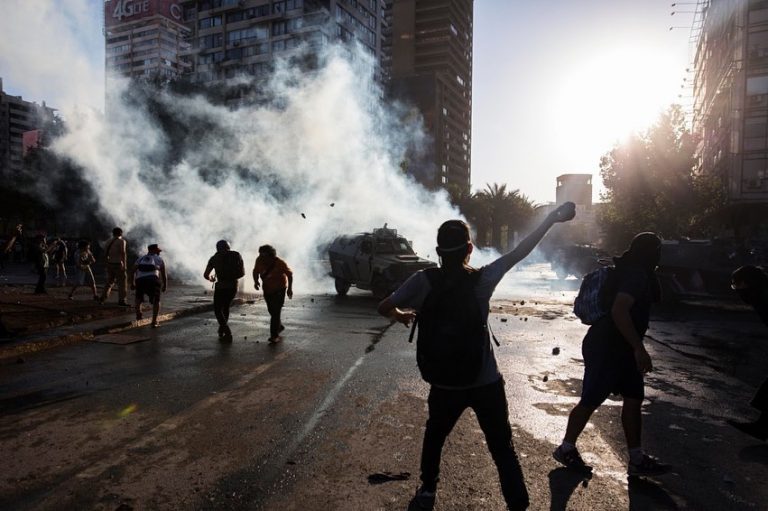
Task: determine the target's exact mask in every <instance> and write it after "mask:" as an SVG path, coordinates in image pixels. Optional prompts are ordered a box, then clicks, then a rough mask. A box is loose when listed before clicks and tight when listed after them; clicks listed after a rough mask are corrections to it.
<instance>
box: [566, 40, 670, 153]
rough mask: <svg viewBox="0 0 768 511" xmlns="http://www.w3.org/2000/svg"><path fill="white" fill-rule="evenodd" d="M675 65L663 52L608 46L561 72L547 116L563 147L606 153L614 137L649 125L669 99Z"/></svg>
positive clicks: (619, 137)
mask: <svg viewBox="0 0 768 511" xmlns="http://www.w3.org/2000/svg"><path fill="white" fill-rule="evenodd" d="M679 75H680V70H676V69H674V68H673V67H672V66H670V65H669V61H668V60H667V59H665V58H664V56H663V55H659V54H653V53H652V52H650V51H643V50H638V49H626V48H625V49H618V48H616V49H613V50H611V51H608V52H605V53H601V54H598V55H593V56H591V57H587V58H585V59H583V60H582V61H580V62H578V63H577V64H574V66H573V67H572V68H571V69H569V70H567V71H565V72H564V73H563V75H562V78H563V80H562V81H561V82H560V83H559V84H558V90H557V91H556V92H555V97H556V98H557V99H556V100H555V101H554V102H553V107H554V108H553V110H552V111H551V115H553V116H556V119H557V122H556V124H555V125H557V126H559V127H560V128H561V129H562V130H563V132H562V133H560V138H559V140H560V141H561V143H562V144H563V146H564V147H563V149H566V150H571V151H574V152H576V153H582V154H583V153H584V151H599V153H600V154H604V153H605V152H607V151H608V150H609V149H610V148H611V147H612V146H613V145H614V144H615V143H616V142H617V141H620V140H622V139H624V138H626V137H627V136H628V135H630V134H631V133H633V132H637V131H643V130H644V129H645V128H647V127H649V126H650V125H651V124H653V122H655V121H656V119H657V118H658V116H659V113H660V112H662V111H663V110H665V109H666V108H667V107H668V106H669V104H670V103H672V102H673V99H674V98H675V95H676V93H677V91H676V90H675V87H679V82H678V84H676V83H675V82H676V80H677V79H678V77H679Z"/></svg>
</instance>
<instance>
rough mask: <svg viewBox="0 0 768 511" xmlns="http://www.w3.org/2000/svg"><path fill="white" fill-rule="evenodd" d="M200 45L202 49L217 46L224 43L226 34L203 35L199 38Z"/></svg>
mask: <svg viewBox="0 0 768 511" xmlns="http://www.w3.org/2000/svg"><path fill="white" fill-rule="evenodd" d="M199 41H200V42H199V47H200V49H201V50H205V49H206V48H217V47H219V46H221V45H223V44H224V34H211V35H207V36H205V37H201V38H200V40H199Z"/></svg>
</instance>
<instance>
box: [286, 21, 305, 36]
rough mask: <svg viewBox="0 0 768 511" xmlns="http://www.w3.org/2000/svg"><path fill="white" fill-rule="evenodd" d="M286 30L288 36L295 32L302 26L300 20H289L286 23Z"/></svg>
mask: <svg viewBox="0 0 768 511" xmlns="http://www.w3.org/2000/svg"><path fill="white" fill-rule="evenodd" d="M286 23H287V30H288V33H289V34H292V33H294V32H296V31H297V30H298V29H300V28H301V26H302V19H301V18H291V19H289V20H288V21H287V22H286Z"/></svg>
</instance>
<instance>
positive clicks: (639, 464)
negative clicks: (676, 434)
mask: <svg viewBox="0 0 768 511" xmlns="http://www.w3.org/2000/svg"><path fill="white" fill-rule="evenodd" d="M660 257H661V239H659V237H658V236H656V235H655V234H654V233H651V232H643V233H640V234H638V235H637V236H635V237H634V239H633V240H632V243H631V244H630V246H629V249H628V250H627V251H626V252H624V254H623V255H622V256H621V257H615V258H614V263H615V270H614V271H613V274H612V276H611V278H610V279H609V281H608V285H607V286H606V288H607V289H605V291H604V292H605V298H606V301H607V303H610V304H611V305H610V308H609V312H608V314H606V315H605V316H604V317H602V318H601V319H599V320H598V321H597V322H596V323H594V324H593V325H592V326H591V327H590V328H589V330H588V331H587V335H586V336H585V337H584V341H583V344H582V355H583V357H584V381H583V384H582V390H581V400H580V401H579V404H577V405H576V407H575V408H574V409H573V410H572V411H571V413H570V415H569V417H568V426H567V428H566V432H565V438H564V439H563V442H562V444H561V445H560V446H559V447H558V448H557V449H556V450H555V452H554V453H553V456H554V458H555V459H556V460H557V461H559V462H560V463H562V464H563V465H565V466H566V467H569V468H575V469H579V470H586V471H589V470H591V469H592V467H590V466H588V465H586V464H585V463H584V461H583V460H582V458H581V455H580V454H579V451H578V449H576V440H577V439H578V438H579V435H580V434H581V432H582V431H583V430H584V428H585V427H586V425H587V422H589V418H590V417H591V416H592V414H593V413H594V412H595V410H596V409H597V408H598V407H599V406H600V405H601V404H603V401H605V400H606V399H607V398H608V395H609V394H612V393H618V394H621V396H622V398H623V401H624V403H623V406H622V410H621V424H622V426H623V428H624V435H625V438H626V441H627V449H628V451H629V463H628V466H627V474H628V475H630V476H635V475H660V474H664V473H666V472H667V471H668V470H669V466H668V465H665V464H663V463H660V462H659V461H658V460H657V459H656V458H654V457H652V456H649V455H648V454H646V453H645V452H644V451H643V449H642V446H641V445H642V444H641V431H642V415H641V414H642V405H643V399H644V398H645V383H644V380H643V375H644V374H645V373H647V372H649V371H652V370H653V364H652V363H651V357H650V355H649V354H648V352H647V351H646V349H645V346H644V345H643V337H644V336H645V332H646V330H648V323H649V321H650V315H651V304H652V303H653V302H657V301H659V299H660V295H661V291H660V286H659V282H658V280H657V278H656V273H655V272H656V266H657V265H658V264H659V258H660Z"/></svg>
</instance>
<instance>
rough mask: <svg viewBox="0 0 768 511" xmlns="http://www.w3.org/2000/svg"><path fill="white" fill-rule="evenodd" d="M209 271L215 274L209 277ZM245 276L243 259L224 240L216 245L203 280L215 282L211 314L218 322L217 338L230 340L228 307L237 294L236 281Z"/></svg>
mask: <svg viewBox="0 0 768 511" xmlns="http://www.w3.org/2000/svg"><path fill="white" fill-rule="evenodd" d="M211 271H214V272H215V274H214V275H213V276H211ZM244 275H245V267H244V265H243V258H242V257H241V256H240V253H239V252H235V251H234V250H231V249H230V247H229V243H228V242H227V241H226V240H220V241H218V242H217V243H216V253H215V254H213V256H211V258H210V259H209V260H208V265H207V266H206V267H205V272H204V273H203V278H205V279H206V280H210V281H211V282H215V284H214V286H215V288H214V291H213V313H214V314H215V315H216V321H218V322H219V338H220V339H228V340H232V331H231V330H230V329H229V325H228V324H227V323H228V321H229V307H230V305H232V300H233V299H234V298H235V295H236V294H237V283H238V280H239V279H240V278H241V277H242V276H244Z"/></svg>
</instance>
